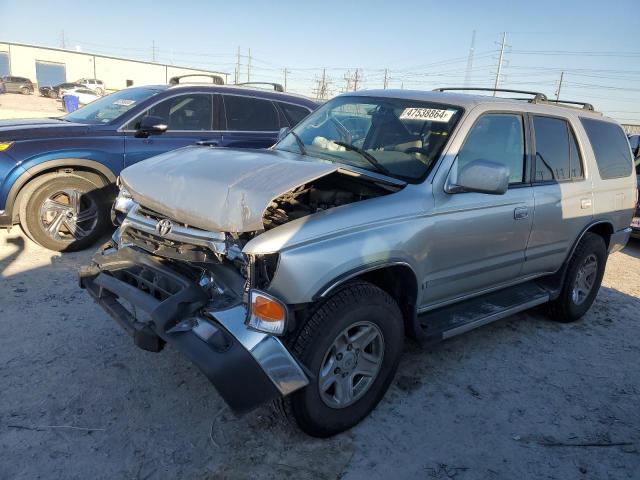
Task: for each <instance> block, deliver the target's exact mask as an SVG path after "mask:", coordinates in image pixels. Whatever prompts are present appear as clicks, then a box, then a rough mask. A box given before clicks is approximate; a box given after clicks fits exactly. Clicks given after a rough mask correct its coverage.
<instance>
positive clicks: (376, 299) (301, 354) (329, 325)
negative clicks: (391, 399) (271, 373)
mask: <svg viewBox="0 0 640 480" xmlns="http://www.w3.org/2000/svg"><path fill="white" fill-rule="evenodd" d="M345 332H346V335H347V337H345V336H344V335H342V334H343V333H345ZM358 335H363V336H367V337H369V338H371V337H373V335H378V336H376V337H375V338H374V340H372V341H370V343H369V344H366V340H365V341H364V342H362V343H357V341H356V340H357V336H358ZM348 336H351V337H348ZM339 339H340V340H344V342H339ZM403 341H404V323H403V319H402V314H401V313H400V309H399V308H398V305H397V304H396V302H395V301H394V300H393V298H391V296H389V294H387V293H386V292H385V291H383V290H381V289H380V288H378V287H376V286H375V285H372V284H370V283H366V282H357V283H351V284H348V285H347V286H345V287H344V288H343V289H341V290H340V291H338V292H337V293H335V294H334V295H333V296H332V297H330V298H329V299H327V300H326V301H325V302H324V303H323V304H321V305H320V307H319V308H318V309H317V310H316V311H315V312H314V313H313V314H312V315H311V317H310V318H309V319H308V320H307V322H306V323H305V324H304V325H303V326H302V328H301V329H300V330H299V333H298V335H297V336H296V338H295V339H293V341H292V342H291V344H290V346H291V347H292V351H293V354H294V355H295V356H296V357H297V358H298V359H299V360H300V361H301V362H302V363H303V364H304V365H305V366H306V367H307V368H308V369H309V370H310V371H311V373H312V374H313V378H312V379H311V381H310V383H309V385H308V386H307V387H306V388H304V389H302V390H299V391H297V392H294V393H293V394H291V395H290V396H288V397H286V398H284V399H282V407H283V411H284V413H285V415H286V416H287V417H288V419H289V420H292V421H295V423H296V424H297V425H298V427H299V428H300V429H301V430H303V431H304V432H305V433H307V434H309V435H311V436H314V437H329V436H331V435H335V434H337V433H340V432H343V431H344V430H347V429H349V428H351V427H353V426H354V425H356V424H357V423H358V422H359V421H360V420H362V419H363V418H364V417H365V416H367V415H368V414H369V412H371V411H372V410H373V409H374V408H375V407H376V405H377V404H378V402H379V401H380V400H381V399H382V397H383V396H384V394H385V392H386V391H387V389H388V388H389V385H390V383H391V381H392V380H393V377H394V375H395V373H396V370H397V368H398V362H399V360H400V355H401V353H402V346H403ZM335 342H338V343H339V344H340V345H341V347H340V349H339V350H336V349H335V348H334V347H335ZM347 342H353V343H352V344H351V343H348V344H347V346H344V344H345V343H347ZM348 345H353V346H352V348H351V349H349V347H348ZM363 345H364V347H363ZM358 347H363V348H362V350H361V349H360V348H358ZM340 352H344V353H343V356H342V358H340V356H339V355H340ZM372 358H377V359H378V362H377V367H375V369H374V370H372V369H371V365H373V364H374V363H376V362H372V361H371V360H370V359H372ZM338 359H340V362H339V361H338ZM354 362H355V364H354ZM327 366H328V367H330V368H326V367H327ZM322 367H325V368H324V369H323V368H322ZM334 367H335V368H334ZM340 367H342V369H344V371H341V369H340ZM365 368H369V370H370V371H372V372H375V373H373V374H372V375H368V376H365V375H361V374H359V373H358V371H359V370H362V369H365ZM326 372H329V373H327V374H326V375H325V373H326ZM335 372H339V373H337V374H336V373H335ZM330 377H335V378H336V379H337V380H336V381H335V382H334V383H330V381H329V380H327V379H328V378H330ZM321 382H325V385H330V386H329V387H328V388H325V389H321V388H320V383H321ZM339 383H340V384H341V385H348V384H350V385H352V386H353V385H355V387H354V388H353V389H352V392H353V391H355V394H353V395H352V397H351V400H349V401H345V402H343V403H342V405H339V403H340V402H339V400H338V399H339V398H340V397H341V394H340V392H342V390H340V389H339V385H338V384H339ZM342 388H345V390H344V391H347V390H349V388H347V387H342ZM343 397H344V396H343ZM343 400H344V398H343ZM349 402H351V403H349Z"/></svg>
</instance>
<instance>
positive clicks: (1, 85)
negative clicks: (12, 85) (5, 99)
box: [0, 78, 7, 93]
mask: <svg viewBox="0 0 640 480" xmlns="http://www.w3.org/2000/svg"><path fill="white" fill-rule="evenodd" d="M6 91H7V90H6V88H5V86H4V80H2V78H0V93H5V92H6Z"/></svg>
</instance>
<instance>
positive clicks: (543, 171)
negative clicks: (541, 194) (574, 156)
mask: <svg viewBox="0 0 640 480" xmlns="http://www.w3.org/2000/svg"><path fill="white" fill-rule="evenodd" d="M533 128H534V130H535V138H536V171H535V181H537V182H549V181H561V180H569V179H571V154H570V151H569V149H570V147H569V127H568V125H567V122H565V121H564V120H560V119H558V118H549V117H535V116H534V117H533Z"/></svg>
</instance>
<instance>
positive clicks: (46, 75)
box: [36, 61, 67, 87]
mask: <svg viewBox="0 0 640 480" xmlns="http://www.w3.org/2000/svg"><path fill="white" fill-rule="evenodd" d="M66 80H67V72H66V69H65V65H64V63H53V62H38V61H36V81H37V82H38V85H39V86H41V87H44V86H46V85H58V84H59V83H62V82H65V81H66Z"/></svg>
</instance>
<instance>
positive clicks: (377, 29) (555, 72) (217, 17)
mask: <svg viewBox="0 0 640 480" xmlns="http://www.w3.org/2000/svg"><path fill="white" fill-rule="evenodd" d="M54 4H55V11H54V12H52V8H51V7H52V3H51V2H50V1H46V2H45V1H28V0H21V1H8V0H0V19H1V21H2V30H1V31H0V40H8V41H14V42H22V43H35V44H40V45H46V46H58V47H59V46H60V45H61V42H62V30H63V29H64V36H65V43H66V46H67V48H75V47H76V46H80V47H81V48H82V50H83V51H89V52H95V53H105V54H110V55H116V56H123V57H131V58H141V59H145V60H150V59H151V56H152V43H153V42H155V45H156V47H157V51H156V56H157V59H158V60H159V61H161V62H163V63H174V64H177V65H188V66H193V67H198V68H207V69H214V70H221V71H226V72H231V73H232V72H233V70H234V67H235V54H236V50H237V48H238V46H240V47H241V52H242V55H243V57H242V59H241V63H242V67H241V79H242V80H245V79H246V68H247V67H246V64H247V54H248V49H249V48H251V54H252V57H253V62H252V64H253V69H252V78H251V79H252V80H263V81H279V82H283V77H284V75H283V69H284V68H285V67H286V68H287V69H288V70H290V73H289V74H288V84H289V88H290V89H291V90H294V91H299V92H301V93H307V94H308V93H310V92H311V91H312V88H313V85H314V80H315V79H316V78H317V77H318V76H319V75H320V74H321V69H322V68H323V67H325V68H326V69H327V75H328V76H329V78H330V79H331V81H332V84H331V87H332V89H333V92H334V93H338V92H339V91H340V89H341V88H343V87H344V84H345V82H344V80H343V77H344V75H345V73H346V72H347V70H348V69H350V70H351V71H353V70H354V69H356V68H360V69H362V73H363V75H364V83H363V86H364V87H366V88H379V87H381V86H382V82H383V77H384V69H385V68H387V69H388V70H389V77H390V82H389V85H390V87H398V88H399V87H401V86H403V87H404V88H418V89H427V88H429V89H430V88H435V87H437V86H443V85H461V84H463V83H464V80H465V74H466V66H467V56H468V54H469V47H470V44H471V36H472V32H473V30H475V31H476V45H475V52H476V54H475V57H474V64H473V70H472V77H471V83H473V84H474V85H482V86H490V85H492V84H493V80H494V79H495V71H496V65H497V62H498V60H497V49H498V45H497V42H499V40H500V38H501V35H502V32H503V31H506V32H507V43H508V44H509V45H510V48H508V49H507V53H506V55H505V58H506V62H505V66H504V67H503V72H504V77H503V78H502V86H504V87H511V88H523V89H535V90H540V91H543V92H545V93H547V94H549V95H552V94H553V93H554V92H555V89H556V85H557V81H558V79H559V77H560V72H561V71H563V70H564V71H565V82H564V85H563V89H562V91H563V94H562V97H565V98H568V99H577V100H586V101H590V102H591V103H594V104H595V105H596V107H597V108H598V109H600V110H603V111H605V112H607V113H609V114H610V115H611V116H614V117H616V118H618V119H619V120H621V121H623V122H633V123H640V100H639V99H638V98H639V95H640V82H638V80H637V79H638V78H639V76H638V75H639V74H640V15H639V14H640V4H639V3H638V0H610V1H607V2H603V1H602V0H598V1H594V0H582V1H574V0H555V1H547V0H541V1H537V2H531V1H519V0H511V1H503V0H484V1H467V0H458V1H455V2H444V1H440V2H432V1H416V0H406V1H405V0H396V1H393V2H391V1H377V0H369V1H346V0H342V1H335V0H323V1H322V2H319V1H318V2H304V1H288V0H283V1H279V2H258V1H251V0H245V1H241V2H230V1H226V2H221V1H214V0H211V1H191V2H188V1H183V2H177V1H175V0H174V1H171V2H164V1H159V0H156V1H154V2H150V1H136V2H118V1H113V2H98V3H92V2H89V3H83V2H80V3H78V2H77V1H76V2H67V1H65V0H57V1H56V2H54Z"/></svg>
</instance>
